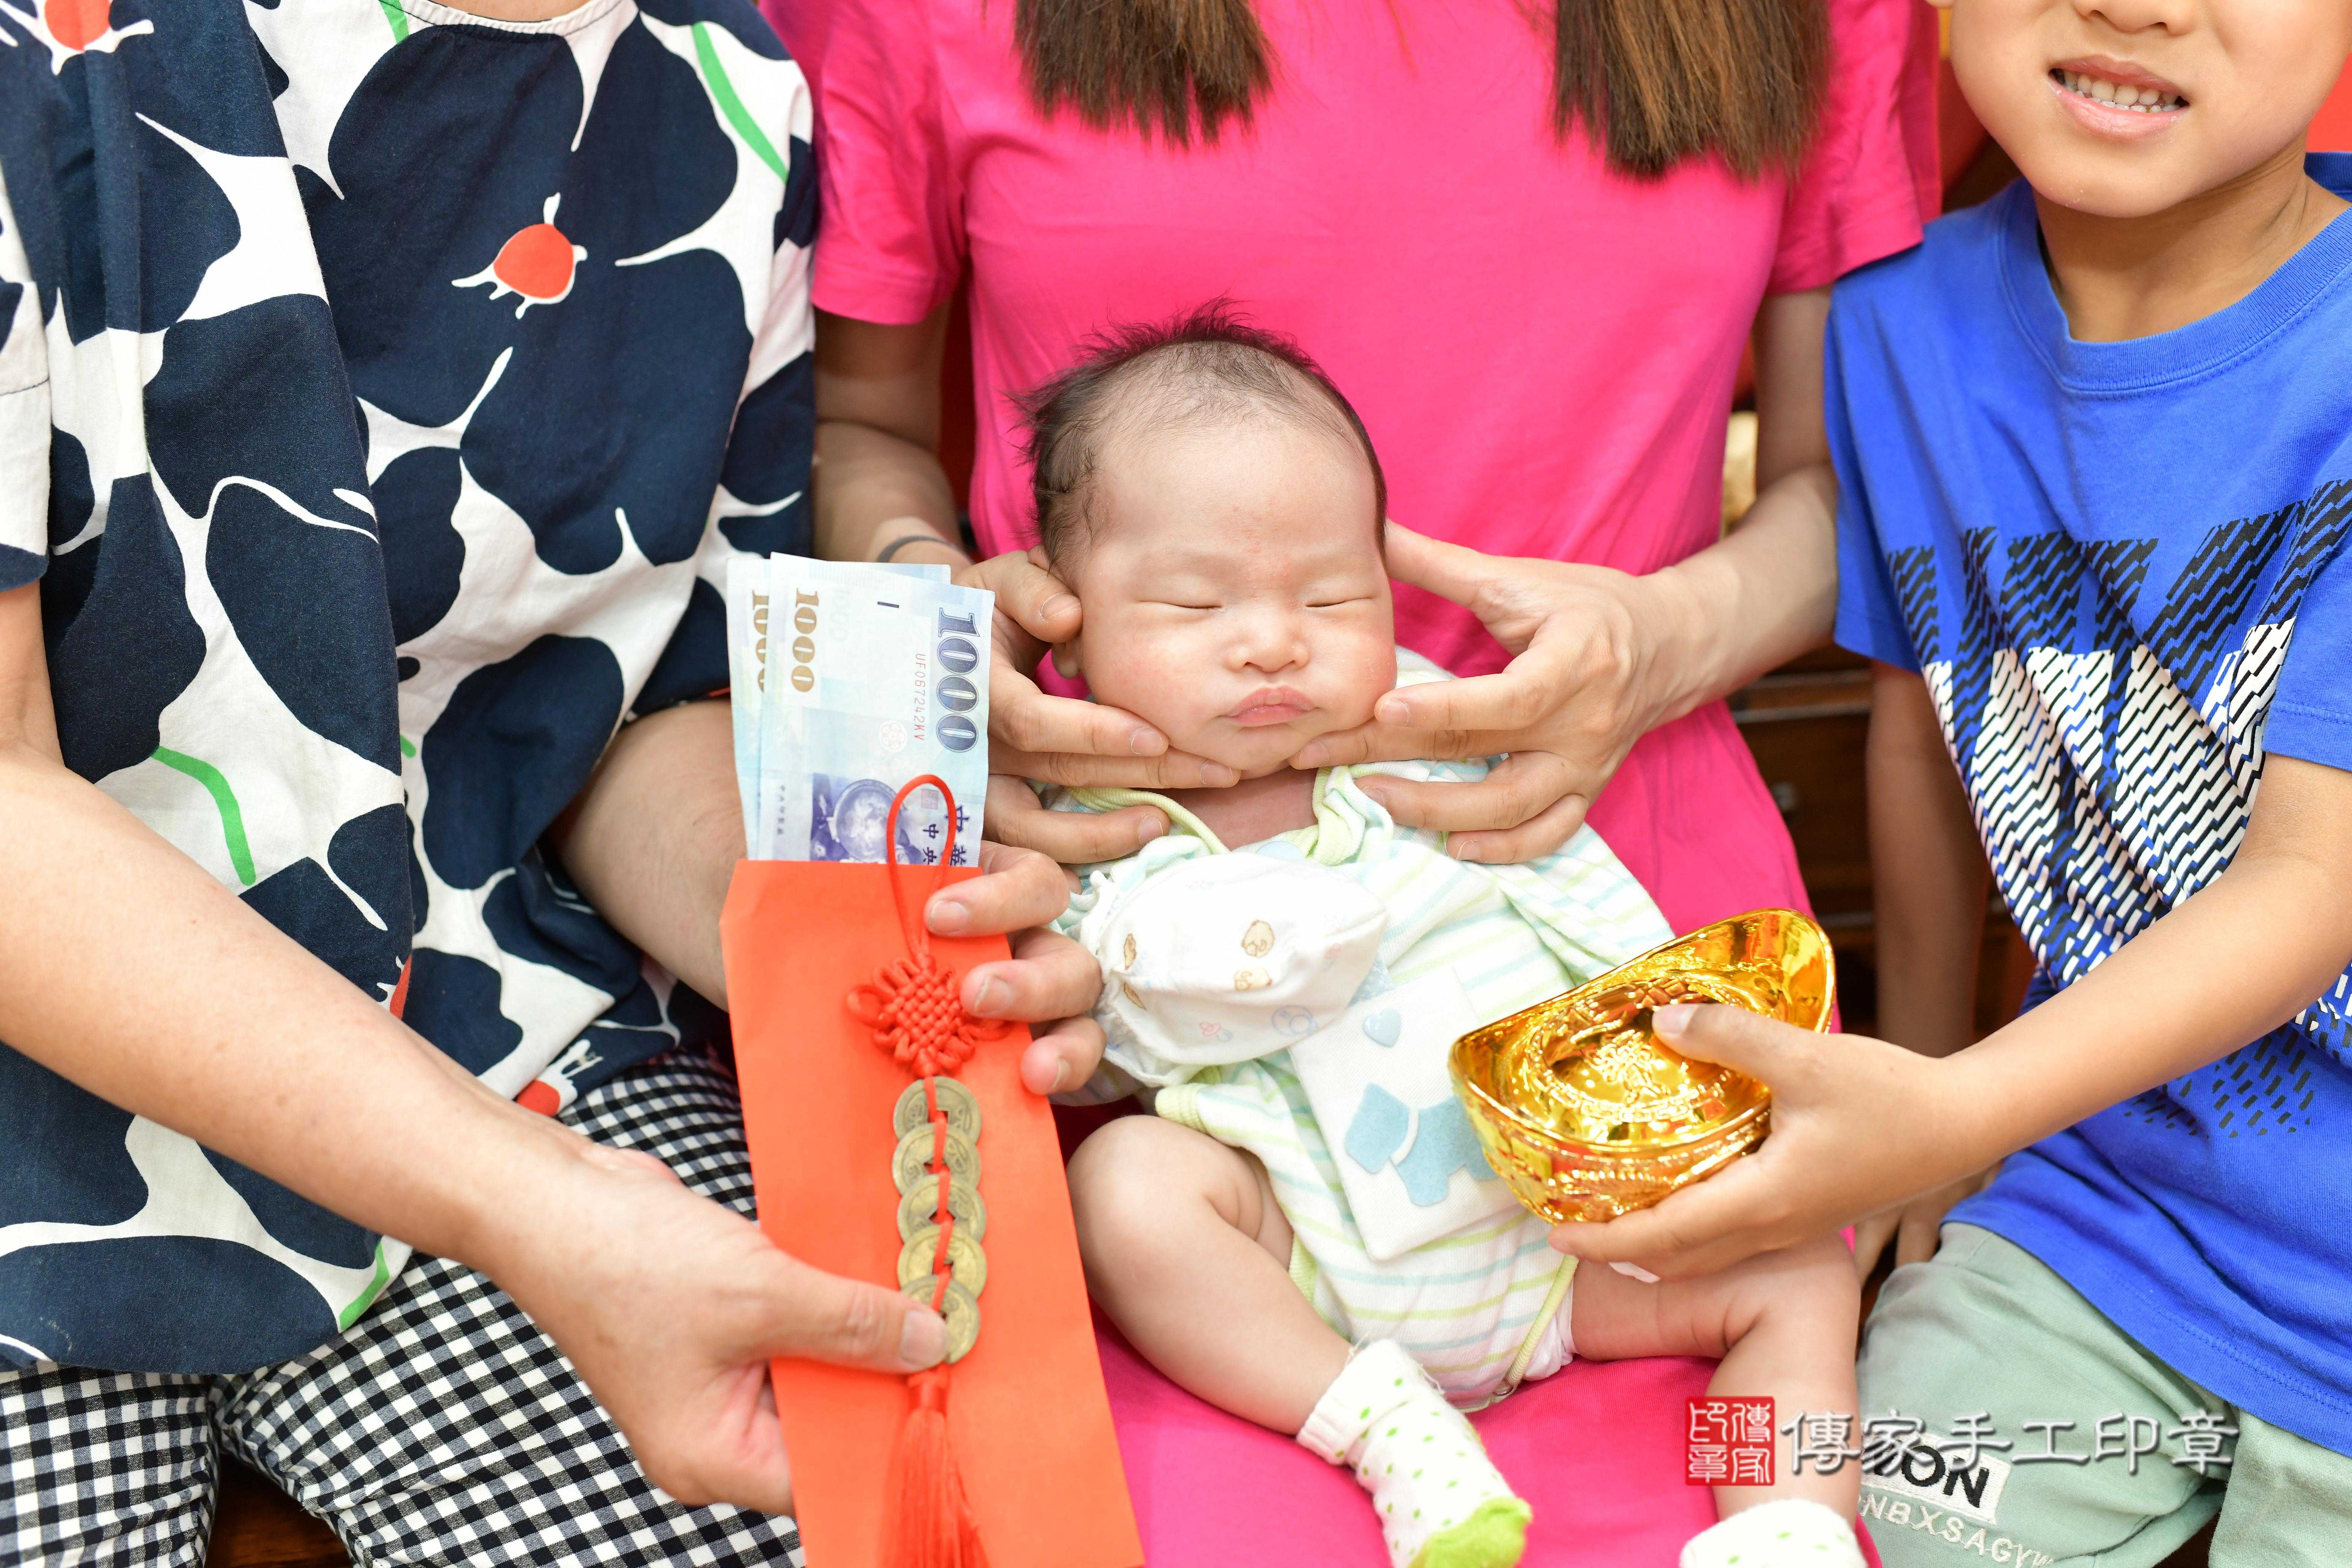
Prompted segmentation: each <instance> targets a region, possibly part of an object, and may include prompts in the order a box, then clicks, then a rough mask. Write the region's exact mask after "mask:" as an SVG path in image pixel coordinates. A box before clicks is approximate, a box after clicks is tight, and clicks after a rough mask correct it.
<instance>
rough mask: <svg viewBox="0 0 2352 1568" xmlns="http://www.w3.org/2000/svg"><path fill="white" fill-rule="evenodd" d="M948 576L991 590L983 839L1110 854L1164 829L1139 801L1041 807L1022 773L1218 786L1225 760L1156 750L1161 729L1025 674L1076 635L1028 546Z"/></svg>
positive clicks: (1229, 778) (1079, 860)
mask: <svg viewBox="0 0 2352 1568" xmlns="http://www.w3.org/2000/svg"><path fill="white" fill-rule="evenodd" d="M956 581H957V582H959V583H962V584H966V585H967V586H970V587H974V588H986V589H988V590H990V591H991V592H992V593H993V594H994V595H996V636H995V638H994V647H993V652H992V662H991V664H990V667H989V672H988V734H989V752H988V765H989V771H990V773H992V774H995V775H999V776H996V777H992V778H991V779H990V780H989V787H988V812H987V823H988V832H989V836H990V837H993V838H997V839H1001V840H1003V842H1005V843H1007V844H1015V845H1019V846H1021V847H1024V848H1028V849H1035V850H1039V851H1041V852H1043V853H1045V854H1046V855H1050V856H1052V857H1053V858H1055V860H1058V861H1061V862H1062V863H1063V864H1065V865H1071V866H1082V865H1087V864H1089V863H1091V862H1094V861H1097V860H1115V859H1117V858H1119V857H1120V856H1122V855H1129V854H1132V853H1134V852H1135V851H1136V850H1137V849H1138V848H1139V847H1142V846H1143V845H1144V844H1146V843H1149V842H1150V840H1152V839H1154V838H1157V837H1160V835H1161V834H1163V833H1165V832H1167V831H1168V818H1167V816H1165V815H1164V814H1162V813H1160V812H1158V811H1155V810H1153V809H1152V808H1151V807H1150V806H1130V807H1129V808H1127V809H1125V810H1122V811H1109V812H1103V813H1101V814H1099V815H1095V814H1090V813H1079V812H1056V811H1047V810H1046V809H1045V807H1044V806H1043V805H1040V804H1039V803H1038V801H1037V797H1036V795H1034V794H1033V793H1032V792H1031V791H1030V790H1029V789H1028V788H1027V786H1025V785H1024V784H1021V782H1020V781H1021V780H1022V779H1036V780H1038V781H1039V782H1041V783H1045V784H1126V785H1129V786H1132V787H1134V788H1138V789H1197V788H1201V787H1203V786H1206V787H1211V788H1218V787H1222V786H1223V785H1226V784H1232V783H1233V782H1234V780H1235V779H1236V778H1237V777H1238V776H1239V775H1238V774H1236V773H1234V770H1233V769H1231V768H1228V767H1224V766H1223V765H1221V764H1219V763H1210V762H1204V761H1202V759H1201V758H1199V757H1194V756H1190V755H1187V754H1186V753H1184V752H1171V751H1170V750H1169V749H1168V737H1167V736H1165V735H1163V734H1161V733H1160V731H1157V730H1155V729H1153V728H1152V727H1151V726H1150V725H1149V724H1147V723H1145V722H1144V721H1142V720H1140V719H1138V718H1137V717H1136V716H1135V715H1134V714H1132V713H1129V712H1125V711H1123V710H1119V709H1117V708H1109V707H1106V706H1104V705H1103V704H1101V703H1098V702H1081V701H1078V700H1076V699H1073V698H1068V697H1053V696H1049V695H1047V694H1046V693H1045V690H1043V689H1041V688H1040V687H1039V686H1038V684H1037V682H1036V681H1035V680H1034V679H1031V677H1030V673H1029V672H1030V671H1032V670H1034V669H1035V668H1037V661H1038V660H1039V659H1041V658H1045V651H1046V649H1047V648H1048V647H1053V646H1054V645H1055V644H1059V643H1066V642H1067V641H1069V640H1070V639H1071V638H1072V637H1076V636H1077V635H1078V600H1077V595H1075V594H1073V593H1071V592H1070V591H1069V589H1067V588H1066V587H1065V586H1063V584H1062V580H1061V579H1060V578H1058V577H1056V576H1055V575H1054V574H1052V573H1051V572H1050V571H1048V570H1046V568H1045V563H1044V562H1043V561H1042V560H1041V559H1039V558H1037V556H1036V553H1035V552H1029V553H1027V554H1024V553H1022V552H1018V551H1014V552H1007V553H1005V554H1003V555H996V556H992V557H990V558H989V559H988V560H986V561H982V562H981V563H978V564H976V565H973V566H971V567H967V568H966V569H965V570H963V571H961V572H959V573H957V574H956Z"/></svg>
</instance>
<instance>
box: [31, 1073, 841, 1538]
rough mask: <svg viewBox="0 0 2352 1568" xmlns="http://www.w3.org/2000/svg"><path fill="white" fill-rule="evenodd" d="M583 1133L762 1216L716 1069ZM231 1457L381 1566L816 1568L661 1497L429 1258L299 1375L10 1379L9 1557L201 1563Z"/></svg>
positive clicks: (589, 1398)
mask: <svg viewBox="0 0 2352 1568" xmlns="http://www.w3.org/2000/svg"><path fill="white" fill-rule="evenodd" d="M563 1120H564V1121H567V1122H569V1123H571V1124H572V1126H574V1127H576V1128H578V1129H579V1130H580V1131H583V1132H584V1133H586V1134H587V1135H588V1136H590V1137H592V1138H593V1139H595V1140H597V1141H598V1142H603V1143H610V1144H614V1145H615V1146H618V1147H621V1148H628V1149H643V1150H646V1151H647V1152H651V1153H654V1154H656V1155H658V1156H660V1157H661V1159H663V1160H664V1161H666V1162H667V1163H668V1165H669V1167H670V1169H672V1170H673V1171H676V1172H677V1173H678V1175H679V1177H680V1178H681V1179H683V1180H684V1181H685V1182H686V1183H687V1184H688V1185H689V1186H691V1187H693V1188H694V1189H695V1190H696V1191H697V1192H699V1193H702V1194H707V1195H708V1196H710V1197H713V1198H716V1199H718V1200H719V1201H720V1202H722V1203H726V1204H729V1205H732V1206H733V1207H734V1208H736V1209H738V1210H740V1211H741V1212H743V1213H745V1214H749V1213H751V1164H750V1161H749V1159H748V1157H747V1156H746V1154H745V1152H744V1149H743V1127H742V1111H741V1110H740V1106H739V1105H738V1103H737V1100H736V1096H735V1089H734V1085H733V1084H732V1083H730V1081H729V1080H728V1079H726V1078H725V1077H724V1076H723V1075H722V1074H720V1073H719V1072H718V1071H717V1070H715V1069H714V1068H711V1067H709V1065H707V1064H706V1063H704V1062H702V1061H700V1060H698V1059H691V1058H686V1057H683V1056H673V1057H665V1058H659V1059H657V1060H656V1061H653V1062H650V1063H647V1064H646V1066H644V1067H642V1068H637V1069H636V1070H635V1071H634V1072H631V1073H628V1074H625V1075H624V1076H623V1077H621V1078H619V1079H615V1080H614V1081H613V1082H611V1083H609V1084H606V1085H604V1086H603V1087H602V1088H599V1089H592V1090H590V1091H589V1092H587V1093H586V1094H583V1095H582V1096H581V1097H580V1099H579V1100H578V1101H577V1102H575V1103H574V1104H573V1105H572V1108H571V1109H570V1110H568V1111H566V1112H565V1114H564V1117H563ZM648 1331H656V1330H655V1329H654V1327H653V1326H652V1325H648ZM220 1445H226V1447H227V1448H228V1450H229V1451H230V1452H231V1453H233V1454H236V1455H237V1456H238V1457H239V1458H243V1459H245V1460H246V1461H247V1463H249V1464H251V1465H253V1466H254V1467H255V1468H257V1469H258V1470H260V1471H261V1472H262V1473H263V1474H264V1475H266V1476H268V1477H269V1478H270V1479H273V1480H275V1481H276V1482H277V1483H278V1485H279V1486H281V1487H283V1488H284V1489H286V1490H287V1492H288V1493H289V1495H291V1496H292V1497H293V1498H294V1500H296V1501H297V1502H299V1503H300V1504H301V1505H302V1506H303V1507H304V1508H306V1509H308V1510H310V1511H311V1512H312V1513H314V1514H317V1515H318V1516H319V1517H320V1518H321V1519H323V1520H325V1521H327V1522H328V1523H329V1524H330V1525H331V1526H332V1527H333V1529H334V1531H335V1533H336V1534H338V1535H339V1536H341V1538H342V1541H343V1544H344V1545H345V1546H346V1547H347V1548H348V1549H349V1550H350V1552H351V1553H352V1558H353V1559H354V1560H355V1561H356V1562H358V1563H433V1564H441V1563H469V1564H471V1563H537V1564H573V1563H790V1564H792V1565H793V1568H799V1564H800V1561H801V1556H800V1541H799V1536H798V1534H797V1533H796V1532H795V1531H794V1530H793V1521H790V1520H788V1519H780V1518H776V1517H773V1516H772V1515H767V1514H757V1513H747V1512H745V1511H743V1510H740V1509H732V1508H695V1509H690V1508H686V1507H684V1506H682V1505H680V1504H679V1503H677V1502H676V1501H674V1500H671V1499H670V1498H669V1497H668V1496H667V1495H666V1494H665V1493H663V1492H661V1491H659V1490H657V1489H655V1487H654V1486H653V1484H652V1483H651V1482H650V1481H648V1480H646V1478H645V1474H644V1472H643V1471H641V1470H639V1469H638V1468H637V1465H636V1461H635V1459H633V1458H630V1455H629V1450H628V1447H627V1445H626V1444H625V1443H624V1442H623V1440H622V1437H621V1434H620V1431H619V1430H618V1428H616V1427H615V1426H614V1425H613V1421H612V1417H610V1416H608V1415H605V1414H604V1407H603V1406H601V1405H598V1404H597V1403H596V1399H595V1396H594V1395H593V1394H590V1393H589V1392H588V1389H587V1386H586V1385H585V1384H583V1383H582V1382H581V1381H580V1379H579V1377H578V1376H577V1375H576V1374H575V1373H573V1372H572V1363H570V1362H568V1361H566V1360H565V1359H564V1357H563V1353H562V1352H561V1351H559V1350H557V1349H556V1348H555V1345H554V1342H552V1341H551V1340H549V1339H548V1337H547V1336H546V1335H545V1334H542V1333H541V1332H540V1331H539V1330H538V1328H537V1327H535V1326H534V1325H533V1324H532V1323H531V1321H530V1319H529V1318H526V1317H525V1316H523V1314H522V1310H521V1309H520V1308H519V1307H517V1306H516V1305H515V1304H514V1302H513V1301H512V1300H509V1299H508V1296H507V1293H506V1292H505V1291H503V1290H501V1289H499V1288H498V1287H497V1286H495V1285H493V1284H491V1283H490V1281H489V1280H488V1278H486V1277H485V1276H483V1275H480V1274H478V1273H476V1272H475V1271H474V1270H472V1269H470V1268H465V1267H464V1266H462V1265H460V1264H456V1263H452V1262H450V1261H448V1260H447V1259H446V1258H422V1257H420V1258H416V1259H415V1260H414V1261H412V1262H411V1263H410V1264H409V1266H408V1268H407V1269H406V1271H405V1272H404V1273H403V1274H402V1276H401V1277H400V1279H398V1280H397V1281H396V1282H395V1283H394V1285H393V1286H392V1288H391V1289H388V1290H386V1291H385V1292H384V1295H383V1300H381V1301H380V1302H378V1303H377V1304H376V1306H375V1307H374V1308H373V1309H372V1310H370V1311H369V1312H368V1313H367V1314H366V1316H364V1317H362V1319H361V1320H360V1321H358V1322H357V1323H356V1324H354V1325H353V1326H352V1329H351V1330H350V1331H348V1332H346V1333H344V1334H343V1335H341V1337H340V1338H338V1339H336V1340H334V1341H333V1342H331V1343H329V1344H327V1345H325V1346H322V1347H321V1348H320V1349H319V1350H317V1351H314V1352H311V1353H310V1354H309V1355H307V1356H304V1357H302V1358H301V1359H300V1360H299V1361H291V1362H288V1363H285V1364H283V1365H280V1366H272V1367H264V1368H263V1369H262V1370H260V1371H258V1372H254V1373H243V1374H241V1375H238V1376H235V1377H191V1376H179V1375H168V1374H158V1373H98V1372H83V1371H78V1370H75V1369H73V1368H69V1367H43V1368H39V1369H37V1370H35V1371H32V1372H26V1373H0V1563H6V1564H16V1563H39V1564H43V1565H45V1568H46V1565H47V1564H50V1563H59V1564H63V1563H138V1564H141V1565H142V1568H163V1565H166V1564H169V1565H178V1564H188V1565H189V1568H196V1565H199V1564H201V1563H203V1562H204V1559H205V1544H206V1541H207V1539H208V1537H209V1536H210V1533H211V1528H212V1514H213V1499H214V1490H215V1485H216V1483H217V1468H216V1467H217V1458H216V1456H217V1447H218V1446H220Z"/></svg>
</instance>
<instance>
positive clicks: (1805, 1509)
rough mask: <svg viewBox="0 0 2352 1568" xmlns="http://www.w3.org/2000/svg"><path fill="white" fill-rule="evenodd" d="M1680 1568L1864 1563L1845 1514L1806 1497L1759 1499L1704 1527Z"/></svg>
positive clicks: (1836, 1567)
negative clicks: (1738, 1511) (1748, 1506)
mask: <svg viewBox="0 0 2352 1568" xmlns="http://www.w3.org/2000/svg"><path fill="white" fill-rule="evenodd" d="M1682 1568H1864V1563H1863V1558H1862V1543H1861V1542H1858V1541H1856V1540H1855V1539H1854V1538H1853V1523H1852V1522H1851V1521H1848V1520H1847V1519H1846V1517H1845V1516H1844V1515H1843V1514H1841V1513H1840V1512H1838V1511H1837V1510H1835V1509H1833V1508H1831V1507H1829V1506H1827V1505H1826V1504H1823V1503H1818V1502H1813V1501H1811V1500H1808V1499H1805V1498H1782V1499H1780V1500H1778V1501H1776V1502H1768V1503H1759V1504H1758V1505H1757V1506H1756V1507H1754V1508H1751V1509H1748V1510H1745V1511H1744V1512H1740V1513H1735V1514H1733V1515H1732V1516H1731V1517H1730V1518H1729V1519H1727V1520H1724V1521H1721V1522H1720V1523H1718V1524H1715V1525H1712V1526H1710V1527H1709V1528H1707V1529H1706V1530H1702V1531H1699V1532H1698V1533H1697V1534H1696V1535H1694V1536H1692V1537H1691V1538H1690V1542H1689V1543H1688V1544H1687V1545H1685V1547H1684V1548H1683V1557H1682Z"/></svg>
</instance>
